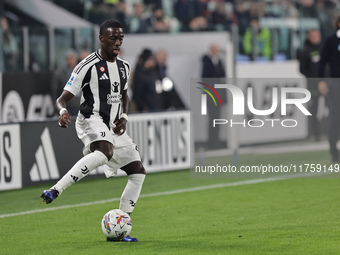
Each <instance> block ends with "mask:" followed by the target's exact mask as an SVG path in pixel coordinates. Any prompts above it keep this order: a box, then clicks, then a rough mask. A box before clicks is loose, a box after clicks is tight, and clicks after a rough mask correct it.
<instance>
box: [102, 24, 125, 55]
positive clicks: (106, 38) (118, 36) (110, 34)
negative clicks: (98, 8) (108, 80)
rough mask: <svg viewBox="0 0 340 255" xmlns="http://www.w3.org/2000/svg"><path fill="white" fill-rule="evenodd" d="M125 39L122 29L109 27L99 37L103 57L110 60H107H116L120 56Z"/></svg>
mask: <svg viewBox="0 0 340 255" xmlns="http://www.w3.org/2000/svg"><path fill="white" fill-rule="evenodd" d="M123 38H124V32H123V29H122V28H113V27H109V28H107V29H106V30H105V32H104V33H103V34H102V35H99V40H100V42H101V50H102V55H103V57H104V58H108V59H107V60H114V59H115V58H116V56H117V55H118V54H119V51H120V46H121V45H122V44H123Z"/></svg>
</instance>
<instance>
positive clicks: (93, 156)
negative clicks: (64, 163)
mask: <svg viewBox="0 0 340 255" xmlns="http://www.w3.org/2000/svg"><path fill="white" fill-rule="evenodd" d="M107 162H108V159H107V157H106V156H105V155H104V153H102V152H101V151H98V150H96V151H94V152H92V153H90V154H87V155H86V156H84V157H82V158H81V159H80V160H79V161H78V162H77V163H76V164H75V165H74V166H73V167H72V168H71V169H70V170H69V171H68V172H67V173H66V174H65V175H64V176H63V177H62V178H61V179H60V180H59V181H58V182H57V183H56V184H55V185H54V186H53V187H52V189H53V188H55V189H56V190H58V191H59V195H60V194H61V193H62V192H63V191H64V190H65V189H66V188H67V187H69V186H71V185H72V184H73V183H75V182H77V181H79V180H81V179H82V178H84V177H85V176H87V175H88V174H89V173H90V172H91V171H92V170H94V169H96V168H97V167H99V166H101V165H104V164H106V163H107Z"/></svg>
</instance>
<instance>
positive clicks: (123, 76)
mask: <svg viewBox="0 0 340 255" xmlns="http://www.w3.org/2000/svg"><path fill="white" fill-rule="evenodd" d="M119 71H121V73H122V78H123V79H125V78H126V76H125V70H124V68H123V67H121V68H119Z"/></svg>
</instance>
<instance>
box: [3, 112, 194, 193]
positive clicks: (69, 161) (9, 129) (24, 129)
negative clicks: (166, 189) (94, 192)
mask: <svg viewBox="0 0 340 255" xmlns="http://www.w3.org/2000/svg"><path fill="white" fill-rule="evenodd" d="M74 123H75V119H73V120H72V124H71V125H70V126H69V128H67V129H63V128H60V127H59V126H58V124H57V121H56V120H53V121H45V122H20V123H16V124H2V125H0V141H1V142H0V145H1V146H0V190H11V189H20V188H22V187H25V186H32V185H37V184H43V183H53V182H56V181H57V180H59V178H60V177H62V176H63V175H64V174H65V173H66V172H67V171H68V170H69V169H70V168H71V167H72V166H73V165H74V163H76V162H77V161H78V160H79V159H80V158H81V157H82V148H83V144H82V142H81V141H80V140H79V139H78V137H77V135H76V131H75V128H74ZM127 132H128V134H129V135H130V136H131V137H132V138H133V140H134V142H135V143H136V144H137V146H138V150H139V151H140V154H141V157H142V161H143V164H144V166H145V169H146V171H147V172H148V173H151V172H159V171H169V170H176V169H186V168H189V167H190V164H191V162H190V160H191V158H192V157H191V156H190V147H191V146H190V112H189V111H174V112H161V113H147V114H138V115H134V114H130V115H129V123H128V126H127ZM98 175H103V171H102V170H101V168H98V169H96V170H94V171H92V172H91V174H90V176H98ZM119 175H125V173H124V172H123V171H119Z"/></svg>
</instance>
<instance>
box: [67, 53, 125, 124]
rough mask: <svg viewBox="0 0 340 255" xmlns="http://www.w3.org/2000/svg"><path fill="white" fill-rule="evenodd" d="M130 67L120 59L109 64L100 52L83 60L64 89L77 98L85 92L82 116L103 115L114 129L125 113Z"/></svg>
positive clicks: (104, 119) (81, 108) (105, 121)
mask: <svg viewBox="0 0 340 255" xmlns="http://www.w3.org/2000/svg"><path fill="white" fill-rule="evenodd" d="M129 76H130V65H129V63H128V62H127V61H125V60H124V59H122V58H120V57H119V56H117V58H116V61H115V62H108V61H106V60H104V59H103V57H102V56H101V55H100V50H97V51H95V52H93V53H92V54H90V55H89V56H87V57H86V58H85V59H84V60H82V61H81V62H80V63H79V64H78V65H77V66H76V67H75V68H74V70H73V72H72V74H71V77H70V79H69V80H68V82H67V83H66V85H65V87H64V90H67V91H69V92H71V93H72V94H73V95H76V94H78V93H79V92H80V91H81V92H82V97H81V101H80V110H79V111H80V113H81V114H82V115H84V117H85V118H90V117H91V115H96V116H100V117H101V118H102V119H103V122H104V123H105V124H106V125H107V126H108V127H109V128H110V127H112V123H113V122H115V121H116V120H118V119H119V117H120V115H121V113H122V107H121V104H122V93H123V91H124V90H127V89H128V81H129Z"/></svg>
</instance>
